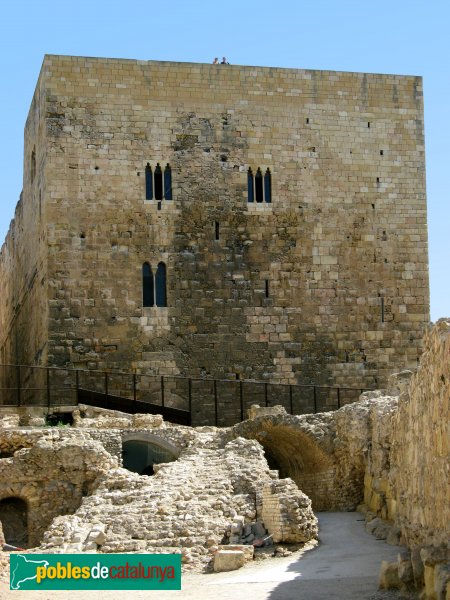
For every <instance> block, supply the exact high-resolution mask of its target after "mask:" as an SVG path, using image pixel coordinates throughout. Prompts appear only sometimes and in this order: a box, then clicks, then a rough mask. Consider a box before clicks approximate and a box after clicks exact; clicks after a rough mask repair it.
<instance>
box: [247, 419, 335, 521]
mask: <svg viewBox="0 0 450 600" xmlns="http://www.w3.org/2000/svg"><path fill="white" fill-rule="evenodd" d="M235 429H236V433H238V435H242V436H243V437H246V438H250V439H251V438H253V439H256V440H257V441H258V442H259V443H260V444H261V446H262V447H263V448H264V453H265V456H266V460H267V463H268V465H269V467H270V468H271V469H275V470H277V471H278V472H279V476H280V478H285V477H290V478H291V479H292V480H293V481H295V483H296V484H297V486H298V487H299V489H301V490H302V492H304V493H305V494H306V495H307V496H309V498H311V502H312V506H313V509H314V510H336V506H338V504H339V501H340V500H339V498H338V497H337V485H336V478H335V472H336V465H335V461H334V458H333V457H332V456H331V455H330V454H329V453H328V452H326V451H325V450H324V448H323V447H321V446H320V445H319V444H318V442H317V441H316V440H315V439H314V436H313V435H311V434H310V433H307V432H305V431H302V430H301V429H300V428H298V427H295V426H292V425H289V424H284V423H283V424H281V423H272V422H271V420H270V419H264V420H263V421H262V420H256V421H247V422H244V423H241V424H240V426H239V425H238V426H236V428H235ZM252 430H253V431H252Z"/></svg>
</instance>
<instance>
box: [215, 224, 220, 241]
mask: <svg viewBox="0 0 450 600" xmlns="http://www.w3.org/2000/svg"><path fill="white" fill-rule="evenodd" d="M219 228H220V224H219V222H218V221H215V222H214V234H215V237H216V240H218V239H219V236H220V231H219Z"/></svg>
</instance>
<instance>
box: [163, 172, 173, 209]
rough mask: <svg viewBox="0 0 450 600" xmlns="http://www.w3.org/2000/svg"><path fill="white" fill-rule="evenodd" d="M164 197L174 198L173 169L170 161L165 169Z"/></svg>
mask: <svg viewBox="0 0 450 600" xmlns="http://www.w3.org/2000/svg"><path fill="white" fill-rule="evenodd" d="M164 198H165V199H166V200H172V169H171V168H170V165H169V163H167V165H166V168H165V169H164Z"/></svg>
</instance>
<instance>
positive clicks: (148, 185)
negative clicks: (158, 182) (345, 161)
mask: <svg viewBox="0 0 450 600" xmlns="http://www.w3.org/2000/svg"><path fill="white" fill-rule="evenodd" d="M145 199H146V200H153V174H152V168H151V166H150V163H147V166H146V167H145Z"/></svg>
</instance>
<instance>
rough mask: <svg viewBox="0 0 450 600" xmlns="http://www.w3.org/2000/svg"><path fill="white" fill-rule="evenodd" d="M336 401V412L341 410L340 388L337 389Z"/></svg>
mask: <svg viewBox="0 0 450 600" xmlns="http://www.w3.org/2000/svg"><path fill="white" fill-rule="evenodd" d="M337 401H338V410H339V409H340V408H341V388H340V387H338V388H337Z"/></svg>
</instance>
